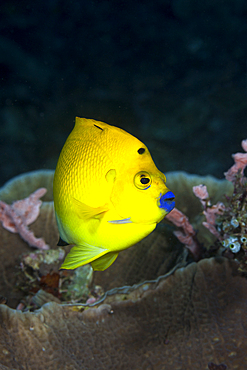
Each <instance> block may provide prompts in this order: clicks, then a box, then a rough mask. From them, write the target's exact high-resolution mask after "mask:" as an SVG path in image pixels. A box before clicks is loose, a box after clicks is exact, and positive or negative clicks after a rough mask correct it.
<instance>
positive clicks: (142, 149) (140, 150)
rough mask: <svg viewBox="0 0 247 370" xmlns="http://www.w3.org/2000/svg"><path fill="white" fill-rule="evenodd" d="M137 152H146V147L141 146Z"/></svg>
mask: <svg viewBox="0 0 247 370" xmlns="http://www.w3.org/2000/svg"><path fill="white" fill-rule="evenodd" d="M137 152H138V153H139V154H143V153H144V152H145V148H140V149H138V150H137Z"/></svg>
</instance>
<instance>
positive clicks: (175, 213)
mask: <svg viewBox="0 0 247 370" xmlns="http://www.w3.org/2000/svg"><path fill="white" fill-rule="evenodd" d="M166 219H167V220H169V221H171V222H172V223H173V224H174V225H176V226H178V227H181V228H182V231H174V235H175V236H176V237H177V238H178V240H179V241H180V242H181V243H183V244H185V246H186V248H188V249H189V250H190V252H191V253H192V254H193V256H194V258H195V260H196V261H197V260H198V259H199V257H200V250H201V248H200V246H199V243H198V241H197V239H196V232H195V230H194V229H193V226H192V225H191V224H190V222H189V220H188V217H186V216H185V215H184V214H183V213H182V212H181V211H179V210H178V209H177V208H174V209H173V210H172V211H171V212H170V213H168V215H166Z"/></svg>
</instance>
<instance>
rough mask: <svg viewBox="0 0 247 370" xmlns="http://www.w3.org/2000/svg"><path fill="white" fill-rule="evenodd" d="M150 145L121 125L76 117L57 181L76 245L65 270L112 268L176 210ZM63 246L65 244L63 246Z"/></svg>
mask: <svg viewBox="0 0 247 370" xmlns="http://www.w3.org/2000/svg"><path fill="white" fill-rule="evenodd" d="M165 182H166V178H165V175H163V173H162V172H160V171H159V170H158V169H157V167H156V166H155V164H154V162H153V160H152V157H151V155H150V153H149V151H148V149H147V147H146V146H145V145H144V144H143V143H142V142H141V141H139V140H138V139H137V138H135V137H134V136H132V135H130V134H128V133H127V132H125V131H124V130H121V129H120V128H118V127H114V126H110V125H108V124H106V123H103V122H99V121H95V120H92V119H86V118H78V117H77V118H76V122H75V127H74V129H73V130H72V132H71V134H70V135H69V137H68V139H67V141H66V143H65V145H64V147H63V149H62V152H61V154H60V157H59V159H58V163H57V168H56V171H55V177H54V184H53V187H54V206H55V213H56V219H57V224H58V229H59V233H60V237H61V239H62V242H63V241H64V242H66V243H68V244H74V247H73V248H72V249H71V251H70V252H69V254H68V255H67V257H66V259H65V261H64V263H63V265H62V266H61V268H64V269H75V268H76V267H79V266H81V265H85V264H87V263H91V265H92V267H93V269H94V270H100V271H103V270H105V269H107V268H108V267H109V266H110V265H111V264H112V263H113V262H114V261H115V259H116V258H117V256H118V253H119V252H120V251H122V250H123V249H126V248H128V247H130V246H132V245H133V244H135V243H137V242H138V241H140V240H141V239H143V238H144V237H145V236H147V235H148V234H149V233H151V231H153V230H154V229H155V227H156V225H157V223H158V222H160V221H161V220H162V219H163V218H164V216H165V215H166V214H167V213H169V212H170V211H171V210H172V209H173V208H174V206H175V202H174V194H173V193H172V192H171V191H169V190H168V189H167V187H166V185H165ZM60 245H61V244H60Z"/></svg>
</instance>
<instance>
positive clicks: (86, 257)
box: [60, 243, 108, 270]
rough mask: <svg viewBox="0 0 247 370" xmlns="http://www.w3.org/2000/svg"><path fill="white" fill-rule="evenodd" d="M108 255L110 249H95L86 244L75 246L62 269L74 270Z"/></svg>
mask: <svg viewBox="0 0 247 370" xmlns="http://www.w3.org/2000/svg"><path fill="white" fill-rule="evenodd" d="M106 253H108V249H104V248H100V247H95V246H92V245H89V244H86V243H85V244H83V245H75V246H74V247H73V248H72V249H71V250H70V252H69V253H68V255H67V256H66V258H65V260H64V263H63V264H62V266H61V267H60V268H61V269H68V270H74V269H75V268H77V267H79V266H83V265H86V264H87V263H90V262H92V261H94V260H95V259H97V258H100V257H101V256H103V255H104V254H106Z"/></svg>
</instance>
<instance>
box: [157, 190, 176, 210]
mask: <svg viewBox="0 0 247 370" xmlns="http://www.w3.org/2000/svg"><path fill="white" fill-rule="evenodd" d="M174 199H175V195H174V194H173V192H172V191H168V192H167V193H165V194H164V195H162V196H161V197H160V199H159V204H158V205H159V208H162V209H164V210H165V211H166V212H167V213H169V212H171V210H173V208H174V207H175V201H174Z"/></svg>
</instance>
